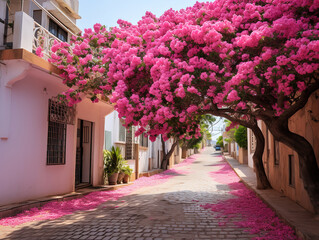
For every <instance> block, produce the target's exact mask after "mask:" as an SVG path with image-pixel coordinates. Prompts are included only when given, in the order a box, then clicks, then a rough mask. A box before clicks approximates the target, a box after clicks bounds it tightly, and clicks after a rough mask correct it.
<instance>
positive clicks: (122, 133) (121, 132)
mask: <svg viewBox="0 0 319 240" xmlns="http://www.w3.org/2000/svg"><path fill="white" fill-rule="evenodd" d="M123 123H124V122H123V121H122V120H121V119H119V141H121V142H125V138H126V136H125V131H126V129H125V127H124V126H123V125H122V124H123Z"/></svg>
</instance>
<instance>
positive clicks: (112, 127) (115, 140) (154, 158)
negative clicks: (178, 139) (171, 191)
mask: <svg viewBox="0 0 319 240" xmlns="http://www.w3.org/2000/svg"><path fill="white" fill-rule="evenodd" d="M134 131H135V129H134V128H131V129H130V130H127V129H125V127H123V125H122V123H121V120H120V119H119V117H118V113H117V112H115V111H114V112H112V113H111V114H109V115H108V116H106V117H105V134H104V136H105V139H104V149H107V150H110V149H111V147H112V146H115V147H119V148H120V149H121V153H122V156H123V157H124V158H125V159H126V161H127V162H128V163H129V165H130V167H131V168H132V169H133V170H134V173H135V174H134V177H135V178H137V177H139V176H147V175H148V174H149V173H150V172H156V171H157V170H159V169H160V168H161V161H162V158H163V149H162V142H161V138H160V136H158V137H157V139H156V141H155V142H151V141H150V140H149V139H148V138H147V137H145V136H143V135H140V136H139V137H134ZM172 145H173V141H172V139H169V140H167V141H166V142H165V150H166V152H167V151H169V150H170V148H171V146H172ZM137 156H138V157H137ZM136 160H137V161H136ZM180 160H181V150H180V147H176V149H175V151H174V154H173V155H172V159H171V161H170V164H169V165H170V166H173V165H174V164H176V163H179V162H180Z"/></svg>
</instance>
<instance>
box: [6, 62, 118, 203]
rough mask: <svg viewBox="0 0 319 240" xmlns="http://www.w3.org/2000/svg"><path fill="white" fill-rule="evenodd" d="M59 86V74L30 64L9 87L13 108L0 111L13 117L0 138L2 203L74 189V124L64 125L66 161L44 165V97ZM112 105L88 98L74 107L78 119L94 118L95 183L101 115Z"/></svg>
mask: <svg viewBox="0 0 319 240" xmlns="http://www.w3.org/2000/svg"><path fill="white" fill-rule="evenodd" d="M0 77H1V76H0ZM0 79H1V78H0ZM63 89H64V85H63V84H62V82H61V79H60V78H58V77H55V76H53V75H51V74H48V73H46V72H44V71H42V70H39V69H36V68H34V67H32V68H31V69H30V70H29V71H28V73H27V75H26V76H25V77H24V78H22V79H21V80H20V81H18V82H16V83H15V84H14V85H13V86H12V88H11V99H9V100H8V101H11V110H10V111H9V112H8V113H1V114H10V119H11V120H10V124H9V135H8V139H0V205H5V204H9V203H15V202H20V201H25V200H29V199H34V198H39V197H44V196H49V195H56V194H62V193H69V192H72V191H73V190H74V178H75V156H76V127H77V126H76V125H68V126H67V138H66V164H65V165H55V166H54V165H53V166H52V165H51V166H50V165H46V154H47V133H48V121H47V120H48V119H47V118H48V99H49V98H51V97H52V96H56V95H57V94H58V93H60V92H61V91H63ZM112 109H113V108H112V106H110V105H107V104H104V103H98V104H92V103H91V102H90V101H89V100H84V101H83V102H81V103H80V104H79V105H78V106H77V117H78V118H80V119H83V120H88V121H92V122H94V124H93V152H92V154H93V157H92V177H93V185H97V184H100V183H101V181H102V178H101V176H102V171H101V168H102V167H103V159H102V148H103V139H104V116H105V115H106V114H107V113H109V112H111V111H112ZM76 122H77V121H76Z"/></svg>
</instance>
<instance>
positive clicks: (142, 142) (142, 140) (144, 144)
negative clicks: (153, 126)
mask: <svg viewBox="0 0 319 240" xmlns="http://www.w3.org/2000/svg"><path fill="white" fill-rule="evenodd" d="M140 146H142V147H148V137H147V136H146V137H145V136H144V134H141V135H140Z"/></svg>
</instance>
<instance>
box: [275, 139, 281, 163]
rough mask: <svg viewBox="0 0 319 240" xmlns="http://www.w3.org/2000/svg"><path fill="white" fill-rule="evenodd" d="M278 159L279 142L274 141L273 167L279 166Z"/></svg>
mask: <svg viewBox="0 0 319 240" xmlns="http://www.w3.org/2000/svg"><path fill="white" fill-rule="evenodd" d="M279 158H280V153H279V142H278V141H276V140H274V160H275V165H279Z"/></svg>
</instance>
